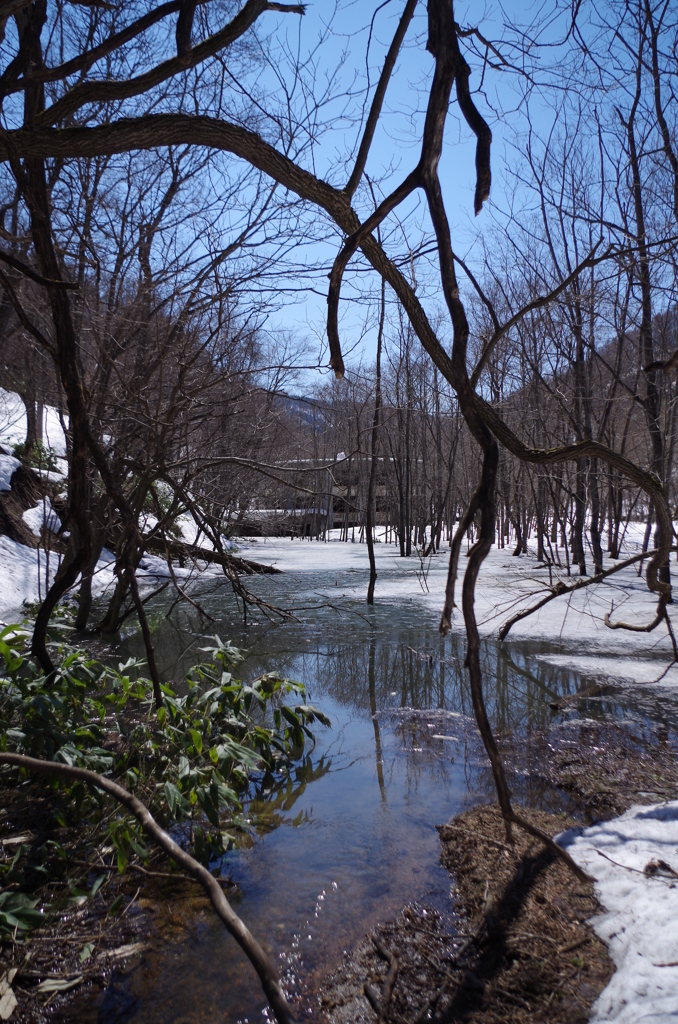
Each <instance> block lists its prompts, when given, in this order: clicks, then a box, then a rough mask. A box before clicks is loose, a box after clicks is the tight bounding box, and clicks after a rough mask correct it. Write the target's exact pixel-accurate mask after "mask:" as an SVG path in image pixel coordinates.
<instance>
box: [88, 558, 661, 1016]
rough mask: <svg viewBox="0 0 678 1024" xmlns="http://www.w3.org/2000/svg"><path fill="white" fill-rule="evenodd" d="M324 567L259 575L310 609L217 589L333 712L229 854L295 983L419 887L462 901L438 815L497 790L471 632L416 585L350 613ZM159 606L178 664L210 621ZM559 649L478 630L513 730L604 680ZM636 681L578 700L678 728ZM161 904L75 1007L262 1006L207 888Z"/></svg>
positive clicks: (221, 602) (586, 711) (251, 665)
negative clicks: (128, 964) (476, 687)
mask: <svg viewBox="0 0 678 1024" xmlns="http://www.w3.org/2000/svg"><path fill="white" fill-rule="evenodd" d="M320 584H321V580H320V578H318V579H314V578H313V576H312V575H310V574H302V573H300V574H293V573H290V574H286V575H285V577H284V578H280V577H277V578H268V579H261V580H257V581H255V585H256V586H257V587H258V588H259V589H260V592H261V594H262V596H263V597H265V598H266V599H267V600H274V601H276V602H278V603H280V602H281V599H283V598H284V597H285V594H287V596H288V597H289V598H290V599H292V598H294V599H296V602H297V604H298V605H300V604H312V603H313V602H314V601H315V603H316V604H317V607H316V608H315V609H313V610H309V611H306V612H305V613H304V620H303V621H300V622H288V623H284V624H282V625H279V626H277V627H271V625H270V624H268V623H265V622H259V623H257V622H251V621H250V623H249V625H248V627H247V629H244V628H243V625H242V621H241V619H240V617H239V615H238V612H237V609H236V607H235V605H234V604H233V603H232V599H231V598H230V596H229V595H228V594H227V593H226V592H225V591H226V588H225V587H224V588H223V590H222V591H219V592H218V593H217V594H215V593H212V595H208V596H206V597H205V601H206V604H207V608H208V611H209V612H210V613H211V614H212V615H214V616H215V617H216V618H217V619H218V620H219V621H218V625H217V626H216V627H214V629H215V631H218V632H219V633H220V635H222V636H224V637H228V638H229V639H231V640H232V641H233V642H234V643H235V644H236V645H238V646H240V647H241V648H242V649H243V650H246V651H247V652H248V653H247V657H246V660H245V661H244V663H243V665H242V675H243V677H244V678H253V677H256V676H257V675H259V674H261V673H262V672H265V671H270V670H272V669H274V668H275V669H276V670H277V671H279V672H281V673H283V674H285V675H287V676H289V677H291V678H295V679H298V680H301V681H302V682H304V683H305V684H306V686H307V688H308V690H309V696H310V699H312V700H313V701H314V702H315V703H317V704H318V705H319V706H320V707H322V709H323V710H324V711H325V712H326V713H327V714H329V715H330V717H331V720H332V728H331V729H330V730H323V729H322V728H319V729H318V730H317V743H316V747H315V749H314V750H313V751H312V752H311V753H308V754H307V755H306V756H305V758H304V760H303V761H301V762H300V763H299V764H298V765H297V766H296V769H295V771H294V772H293V774H292V775H291V776H290V777H289V778H287V779H285V780H279V779H278V780H274V779H271V778H268V779H266V780H262V781H261V782H260V784H259V785H258V787H255V788H254V790H253V792H252V794H251V798H250V800H249V802H248V805H247V807H246V815H247V817H248V818H249V819H250V822H251V826H252V831H251V833H250V835H249V837H248V839H247V840H243V841H242V843H241V844H240V847H239V848H238V849H237V850H234V851H231V852H229V854H227V856H226V857H225V859H224V864H223V871H224V873H228V874H230V875H231V876H232V877H233V879H234V880H235V881H236V882H237V883H238V886H239V893H240V896H239V905H238V912H239V913H241V915H242V916H243V918H244V920H245V921H246V922H247V924H248V925H249V926H250V927H251V928H252V930H253V931H254V932H255V934H256V935H257V936H258V937H259V938H260V940H261V941H262V943H263V944H264V946H265V947H266V948H267V949H268V951H269V952H270V953H271V955H272V956H273V957H274V958H276V959H277V960H278V962H279V963H280V965H281V968H282V970H283V972H284V974H285V977H286V981H287V984H288V985H289V987H290V988H291V989H292V990H293V991H294V990H296V991H303V990H310V989H312V986H313V984H314V981H315V979H317V978H318V977H319V976H320V975H322V974H323V973H324V972H325V971H326V970H327V968H328V966H331V965H332V964H333V963H334V962H336V960H337V959H338V958H339V957H340V956H341V954H342V951H343V950H344V949H347V948H349V947H350V946H352V945H353V944H354V943H355V941H356V940H357V939H358V938H360V937H361V936H362V935H363V934H364V933H365V931H366V930H367V929H369V928H370V927H371V926H372V925H373V924H374V923H375V922H376V920H378V919H384V918H388V917H390V916H393V915H395V914H396V913H397V912H398V911H399V910H400V909H401V908H402V906H403V905H404V904H405V903H406V902H407V901H408V900H412V899H426V900H428V901H429V902H433V903H436V902H437V904H438V906H440V907H445V906H446V907H447V910H448V912H449V911H450V909H451V907H450V903H449V878H448V876H447V874H446V872H444V871H443V870H442V869H441V868H440V867H439V865H438V855H439V845H438V839H437V835H436V833H435V830H434V826H435V824H437V823H439V822H442V821H445V820H447V819H449V818H450V817H451V816H452V815H454V814H456V813H458V812H459V811H461V810H463V809H464V808H465V807H467V806H470V805H472V804H473V803H476V802H480V801H483V800H493V799H494V789H493V783H492V777H491V774H490V771H489V766H488V763H487V759H486V757H485V754H484V751H483V749H482V747H481V745H480V743H479V740H478V736H477V732H476V728H475V725H474V721H473V718H472V706H471V699H470V693H469V690H468V685H467V681H466V678H465V674H464V672H463V670H462V666H463V664H464V656H465V649H464V639H463V636H461V635H460V634H458V633H453V634H452V635H450V636H448V637H447V638H445V639H443V638H441V637H440V635H439V634H438V632H437V617H436V616H435V615H433V614H432V613H429V612H426V611H425V610H424V609H422V608H421V607H419V606H417V605H416V604H414V603H409V604H406V605H403V606H402V607H394V606H385V605H376V606H375V607H374V608H373V609H370V610H369V611H365V609H364V607H363V606H362V605H361V606H359V610H360V614H359V615H358V614H354V611H355V610H356V609H357V608H358V606H357V605H355V606H351V605H350V603H349V604H347V607H346V609H345V610H344V611H345V614H338V613H337V610H336V607H327V606H325V607H324V606H323V604H322V601H321V600H318V599H317V598H315V597H314V595H315V594H316V593H317V590H318V587H319V586H320ZM283 587H285V588H287V590H286V591H283V590H282V589H281V588H283ZM335 605H336V602H335ZM155 615H156V623H157V631H156V637H157V639H158V643H157V651H158V658H159V662H160V666H161V671H162V672H163V674H164V675H165V677H166V678H168V679H177V678H180V677H181V676H182V674H183V673H184V672H185V671H186V669H187V668H188V667H189V666H190V665H191V664H192V663H193V662H195V661H196V660H197V658H198V656H199V649H200V648H202V647H205V646H208V644H209V636H206V635H205V633H204V632H202V629H201V625H200V622H199V619H198V618H197V617H196V616H195V615H194V613H192V612H191V611H190V610H188V609H186V608H176V609H174V611H173V612H172V614H171V615H170V617H169V618H165V619H163V609H162V607H157V606H156V611H155ZM548 652H549V648H548V647H547V646H545V645H541V646H539V645H526V644H523V645H518V644H507V645H499V646H498V645H497V644H495V643H494V642H491V641H486V642H484V643H483V645H482V667H483V673H484V681H485V682H484V685H485V694H486V701H487V706H488V714H489V715H490V719H491V721H492V723H493V725H494V728H495V729H496V730H497V734H498V736H499V737H500V742H501V743H503V744H504V746H505V747H506V746H509V745H510V743H509V741H510V742H513V743H515V741H516V738H518V739H519V742H521V743H524V744H528V745H529V744H530V743H531V742H532V739H533V738H534V741H535V742H536V743H537V745H539V747H540V750H543V749H544V743H546V744H547V742H548V741H547V740H545V736H547V735H548V730H549V728H551V727H553V725H554V723H556V727H557V723H558V722H561V721H562V715H560V716H554V712H553V711H552V710H551V708H550V706H549V705H550V703H552V702H553V701H555V700H558V699H562V698H563V697H566V696H572V695H574V694H576V693H578V692H579V691H580V690H582V689H583V688H584V687H586V686H587V685H588V684H589V683H590V682H591V680H590V679H588V678H585V677H583V676H581V675H580V674H577V673H576V672H574V671H571V670H570V669H568V668H567V667H566V666H564V665H562V664H552V663H550V662H548V661H547V660H545V659H544V657H542V655H545V654H547V653H548ZM120 653H122V654H128V653H133V654H137V655H141V649H140V645H139V642H138V639H137V638H136V637H135V636H133V635H132V636H130V637H128V638H126V639H125V640H124V641H123V642H122V643H121V646H120ZM628 694H629V691H628V690H623V689H621V688H620V687H615V686H611V687H610V688H609V690H608V691H606V692H605V694H604V695H603V696H601V697H599V698H591V699H586V700H585V701H582V702H573V703H572V705H571V710H570V712H569V715H570V717H572V716H576V715H579V716H581V717H585V718H587V719H594V720H599V721H605V720H609V719H610V718H614V719H615V720H616V721H617V722H627V723H630V724H632V725H633V727H634V728H635V729H637V730H639V731H640V732H642V731H643V730H645V731H646V733H647V734H648V735H649V734H650V733H657V732H661V734H662V735H663V736H664V737H665V739H666V742H669V741H671V742H673V741H674V740H675V736H676V726H677V724H678V715H677V714H676V706H675V703H674V702H672V701H669V700H667V699H666V698H665V697H662V695H661V693H660V692H658V691H652V690H647V691H645V692H644V693H642V694H641V697H640V698H639V699H637V698H634V699H633V701H630V700H629V697H628ZM511 785H512V788H513V790H514V794H515V797H516V799H517V800H522V801H524V802H526V803H530V804H532V805H537V806H539V805H541V806H545V807H548V808H549V809H555V808H558V807H562V806H564V805H565V800H566V798H565V797H564V796H560V795H558V794H557V793H554V792H553V791H552V790H551V789H548V788H547V787H545V786H544V785H543V784H542V782H541V781H540V779H539V776H538V773H536V772H535V773H531V774H528V775H524V776H520V775H516V776H514V777H513V778H512V783H511ZM156 916H157V918H158V924H157V931H158V936H159V941H158V943H157V945H156V949H155V950H154V951H153V952H152V953H151V954H150V955H149V956H148V958H147V959H146V961H145V963H144V964H143V965H142V967H141V968H140V969H139V970H137V971H136V972H134V973H133V974H131V975H130V976H129V977H128V978H126V979H123V980H118V981H116V982H115V984H114V985H113V989H112V994H111V992H109V993H108V995H106V997H105V999H106V1000H107V1002H104V1003H102V996H101V995H99V994H93V995H92V996H91V997H89V1003H88V1005H86V1006H83V1005H82V1004H81V1005H80V1006H79V1007H78V1018H77V1019H79V1020H87V1019H92V1020H96V1019H97V1018H98V1017H99V1019H100V1020H110V1021H113V1020H122V1019H125V1020H129V1021H139V1022H141V1021H144V1022H146V1024H155V1022H161V1021H162V1022H163V1024H165V1022H172V1021H174V1022H175V1024H179V1022H180V1021H181V1022H183V1024H188V1022H189V1021H196V1022H197V1021H205V1020H211V1019H220V1020H225V1021H228V1022H234V1021H236V1020H239V1019H245V1018H248V1019H249V1020H253V1019H259V1016H260V1014H261V1011H262V1009H263V1000H262V999H261V996H260V993H259V989H258V986H257V984H256V982H255V980H254V975H253V972H252V971H251V969H250V967H249V965H248V964H247V963H246V962H245V961H244V958H243V957H242V956H241V955H240V954H239V952H238V951H237V949H236V948H235V946H234V944H233V943H232V942H231V940H230V939H229V938H228V936H227V935H226V934H225V933H224V931H223V929H222V928H221V926H220V925H219V924H218V922H216V921H215V920H214V919H213V917H212V916H211V914H210V913H209V911H208V909H207V908H206V906H205V904H204V901H203V902H200V901H196V902H195V903H190V904H182V905H181V907H173V908H172V913H171V915H170V916H168V915H167V914H166V913H164V912H162V913H160V912H159V913H158V914H157V915H156ZM177 922H178V923H177ZM196 979H199V983H198V982H197V981H196ZM116 1000H117V1003H116ZM112 1005H120V1006H122V1005H124V1006H125V1007H126V1010H125V1016H124V1018H123V1017H118V1016H115V1013H113V1016H111V1015H110V1014H109V1011H107V1010H106V1009H105V1006H109V1007H110V1006H112ZM116 1012H117V1011H116ZM107 1014H108V1015H107ZM99 1015H100V1016H99Z"/></svg>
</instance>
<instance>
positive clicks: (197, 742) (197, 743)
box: [188, 729, 202, 754]
mask: <svg viewBox="0 0 678 1024" xmlns="http://www.w3.org/2000/svg"><path fill="white" fill-rule="evenodd" d="M188 731H189V734H190V737H191V739H192V740H193V746H194V747H195V749H196V751H197V753H198V754H202V734H201V733H199V732H198V730H197V729H189V730H188Z"/></svg>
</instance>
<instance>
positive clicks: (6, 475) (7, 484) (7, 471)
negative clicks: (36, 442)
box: [0, 455, 21, 491]
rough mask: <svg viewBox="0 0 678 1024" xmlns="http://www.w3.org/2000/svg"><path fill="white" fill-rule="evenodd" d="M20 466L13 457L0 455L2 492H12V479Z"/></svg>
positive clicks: (0, 488) (0, 485)
mask: <svg viewBox="0 0 678 1024" xmlns="http://www.w3.org/2000/svg"><path fill="white" fill-rule="evenodd" d="M20 465H21V463H20V462H19V460H18V459H15V458H14V456H13V455H0V491H11V490H12V483H11V481H12V477H13V475H14V473H15V472H16V471H17V469H18V468H19V466H20Z"/></svg>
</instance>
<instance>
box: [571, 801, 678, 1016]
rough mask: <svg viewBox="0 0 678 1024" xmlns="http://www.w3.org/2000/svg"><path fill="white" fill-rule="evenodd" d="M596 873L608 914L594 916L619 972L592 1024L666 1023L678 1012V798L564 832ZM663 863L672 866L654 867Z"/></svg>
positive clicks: (600, 1001)
mask: <svg viewBox="0 0 678 1024" xmlns="http://www.w3.org/2000/svg"><path fill="white" fill-rule="evenodd" d="M558 842H559V843H560V845H561V846H565V847H566V848H567V849H568V851H569V853H570V854H571V855H572V857H573V858H574V860H575V861H576V862H577V864H579V865H580V867H582V868H584V870H585V871H587V872H588V873H589V874H590V875H593V877H594V878H595V880H596V881H595V890H596V896H597V897H598V900H599V902H600V903H601V905H602V906H603V908H604V910H605V913H604V914H602V915H601V916H598V917H594V918H593V919H592V920H591V925H592V926H593V928H594V930H595V932H596V933H597V934H598V935H599V936H600V938H601V939H602V940H603V942H605V943H606V944H607V946H608V948H609V951H610V956H611V957H612V959H613V960H614V963H615V965H616V968H617V971H616V973H615V974H614V976H613V977H612V980H611V981H610V984H609V985H608V986H607V988H606V989H605V990H604V991H603V992H602V993H601V994H600V996H599V997H598V999H597V1001H596V1002H595V1004H594V1006H593V1014H592V1017H591V1024H598V1022H601V1024H602V1022H603V1021H605V1022H614V1024H636V1022H637V1021H642V1022H643V1024H664V1022H667V1024H668V1021H670V1020H671V1021H675V1020H676V1018H678V928H677V927H676V921H677V920H678V876H675V875H673V874H672V873H671V870H673V871H676V872H678V801H673V802H671V803H663V804H657V805H655V806H653V807H632V808H631V810H629V811H627V812H626V814H623V815H622V816H621V817H620V818H614V819H613V820H612V821H606V822H604V823H602V824H600V825H594V826H593V827H592V828H587V829H585V830H584V831H583V832H581V833H579V832H578V831H577V830H571V831H570V832H565V833H563V835H562V836H560V837H559V838H558ZM658 861H659V862H663V863H664V865H665V866H664V867H661V866H660V867H659V868H657V867H656V866H655V867H654V868H652V867H651V868H650V869H649V872H648V873H647V874H646V873H645V869H646V867H647V866H648V865H651V864H652V863H654V864H655V865H656V864H657V862H658Z"/></svg>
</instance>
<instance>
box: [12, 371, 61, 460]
mask: <svg viewBox="0 0 678 1024" xmlns="http://www.w3.org/2000/svg"><path fill="white" fill-rule="evenodd" d="M43 416H44V418H43V423H42V439H43V444H44V445H45V447H46V448H50V449H51V450H52V451H53V452H54V454H55V455H59V456H61V457H63V456H65V455H66V438H65V437H64V431H63V427H62V426H61V420H60V419H59V413H58V411H57V410H56V409H55V408H54V407H53V406H51V405H46V406H45V408H44V414H43ZM25 440H26V410H25V408H24V404H23V402H22V401H21V399H20V398H19V396H18V395H17V394H16V393H15V392H14V391H5V390H4V388H0V445H3V447H5V448H8V447H9V448H11V447H12V445H15V444H21V443H23V442H24V441H25Z"/></svg>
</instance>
